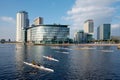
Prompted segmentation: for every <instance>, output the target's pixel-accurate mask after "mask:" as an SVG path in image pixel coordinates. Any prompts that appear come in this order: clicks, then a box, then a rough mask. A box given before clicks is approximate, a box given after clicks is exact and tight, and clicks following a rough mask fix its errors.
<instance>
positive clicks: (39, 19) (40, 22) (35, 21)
mask: <svg viewBox="0 0 120 80" xmlns="http://www.w3.org/2000/svg"><path fill="white" fill-rule="evenodd" d="M40 24H43V18H42V17H38V18H36V19H35V20H34V25H40Z"/></svg>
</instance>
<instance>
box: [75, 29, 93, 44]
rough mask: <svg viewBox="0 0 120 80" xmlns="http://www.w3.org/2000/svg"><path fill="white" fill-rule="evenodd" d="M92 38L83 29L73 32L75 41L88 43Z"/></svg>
mask: <svg viewBox="0 0 120 80" xmlns="http://www.w3.org/2000/svg"><path fill="white" fill-rule="evenodd" d="M92 40H93V38H92V34H88V33H84V31H83V30H81V31H78V32H76V33H75V34H74V42H75V43H88V42H91V41H92Z"/></svg>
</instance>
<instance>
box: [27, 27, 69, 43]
mask: <svg viewBox="0 0 120 80" xmlns="http://www.w3.org/2000/svg"><path fill="white" fill-rule="evenodd" d="M68 36H69V28H68V26H67V25H37V26H32V27H30V28H29V29H28V30H27V41H28V42H33V43H43V44H44V43H61V42H63V41H65V40H66V39H67V38H68Z"/></svg>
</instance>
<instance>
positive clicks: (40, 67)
mask: <svg viewBox="0 0 120 80" xmlns="http://www.w3.org/2000/svg"><path fill="white" fill-rule="evenodd" d="M24 64H26V65H29V66H31V67H33V68H37V69H40V70H45V71H49V72H54V70H53V69H50V68H45V67H44V66H39V65H37V64H32V63H28V62H24Z"/></svg>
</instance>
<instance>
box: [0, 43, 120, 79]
mask: <svg viewBox="0 0 120 80" xmlns="http://www.w3.org/2000/svg"><path fill="white" fill-rule="evenodd" d="M79 48H80V46H69V47H65V49H64V48H53V47H50V46H24V45H15V44H0V80H120V50H118V49H117V48H116V47H115V46H104V47H92V49H83V50H79ZM109 50H110V51H109ZM43 56H52V57H54V58H55V59H58V60H59V62H55V61H49V60H47V59H45V58H43ZM32 60H34V61H36V62H37V63H41V65H43V66H45V67H47V68H51V69H54V72H53V73H52V72H47V71H43V70H38V69H35V68H32V67H30V66H28V65H25V64H24V63H23V62H24V61H26V62H31V61H32Z"/></svg>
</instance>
